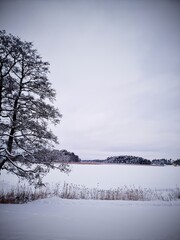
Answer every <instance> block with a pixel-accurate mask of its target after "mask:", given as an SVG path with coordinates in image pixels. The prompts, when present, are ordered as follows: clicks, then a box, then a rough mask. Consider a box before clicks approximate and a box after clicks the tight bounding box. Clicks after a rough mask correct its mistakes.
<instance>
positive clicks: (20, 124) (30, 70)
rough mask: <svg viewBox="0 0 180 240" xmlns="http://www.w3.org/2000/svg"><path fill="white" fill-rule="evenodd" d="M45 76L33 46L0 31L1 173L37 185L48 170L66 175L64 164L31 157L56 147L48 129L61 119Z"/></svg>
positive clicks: (46, 66)
mask: <svg viewBox="0 0 180 240" xmlns="http://www.w3.org/2000/svg"><path fill="white" fill-rule="evenodd" d="M48 73H49V63H48V62H44V61H43V60H42V57H41V56H40V55H39V54H38V52H37V50H36V49H34V48H33V43H32V42H26V41H22V40H21V39H20V38H19V37H16V36H13V35H11V34H6V32H5V31H0V170H3V169H5V170H7V171H8V172H12V173H14V174H16V175H17V176H19V177H22V178H26V179H27V180H29V182H30V183H35V184H39V185H41V184H42V177H43V176H44V175H45V174H46V173H47V172H48V171H49V169H50V168H55V167H57V168H58V169H60V170H61V171H65V172H68V171H69V170H68V166H67V165H66V164H59V165H58V166H57V164H56V165H54V164H53V163H52V162H50V161H46V162H42V161H41V164H38V163H37V161H36V159H35V158H34V155H33V154H34V152H35V151H38V150H42V149H53V144H57V143H58V140H57V137H56V136H55V135H54V134H53V132H52V131H51V130H50V129H49V127H48V125H49V123H52V124H54V125H56V124H59V122H60V118H61V117H62V116H61V114H60V112H59V110H58V109H56V108H55V107H54V105H53V102H54V101H55V97H56V92H55V90H54V89H53V88H52V85H51V83H50V81H49V79H48ZM35 163H36V164H35Z"/></svg>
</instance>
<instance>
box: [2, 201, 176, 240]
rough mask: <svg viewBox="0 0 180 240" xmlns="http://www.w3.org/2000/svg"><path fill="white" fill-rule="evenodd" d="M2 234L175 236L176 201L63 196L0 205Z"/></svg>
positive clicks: (20, 238) (19, 238) (55, 239)
mask: <svg viewBox="0 0 180 240" xmlns="http://www.w3.org/2000/svg"><path fill="white" fill-rule="evenodd" d="M0 216H1V217H0V239H1V240H32V239H33V240H179V239H180V228H179V225H180V202H179V201H174V202H160V201H159V202H158V201H157V202H134V201H106V200H105V201H98V200H65V199H60V198H58V197H53V198H48V199H43V200H38V201H34V202H30V203H28V204H19V205H15V204H9V205H8V204H4V205H2V204H1V205H0Z"/></svg>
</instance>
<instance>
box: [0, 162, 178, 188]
mask: <svg viewBox="0 0 180 240" xmlns="http://www.w3.org/2000/svg"><path fill="white" fill-rule="evenodd" d="M70 168H71V172H70V173H69V175H67V174H64V173H61V172H59V171H58V170H51V171H50V173H48V175H47V176H46V177H45V178H44V182H46V183H48V184H50V185H51V184H56V183H59V184H63V183H64V182H67V183H73V184H77V185H83V186H86V187H90V188H91V187H98V188H103V189H109V188H117V187H122V186H135V187H142V188H151V189H154V188H157V189H169V188H176V187H180V167H174V166H164V167H160V166H142V165H112V164H110V165H87V164H71V165H70ZM0 183H1V186H2V185H3V186H4V188H7V187H8V186H10V185H16V184H17V183H18V179H17V177H16V176H12V175H11V174H6V173H5V172H3V171H2V173H1V175H0ZM21 183H22V182H21Z"/></svg>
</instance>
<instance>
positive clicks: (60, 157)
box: [18, 149, 180, 166]
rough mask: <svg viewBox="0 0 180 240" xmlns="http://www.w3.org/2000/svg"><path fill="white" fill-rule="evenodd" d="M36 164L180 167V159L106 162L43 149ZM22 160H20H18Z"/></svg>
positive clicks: (131, 158)
mask: <svg viewBox="0 0 180 240" xmlns="http://www.w3.org/2000/svg"><path fill="white" fill-rule="evenodd" d="M34 159H35V162H38V163H41V162H49V161H50V162H64V163H92V164H93V163H98V164H100V163H102V164H103V163H104V164H141V165H157V166H164V165H175V166H177V165H180V159H177V160H175V161H173V160H172V159H165V158H162V159H154V160H152V161H150V160H148V159H145V158H142V157H136V156H129V155H122V156H113V157H108V158H107V159H105V160H99V159H95V160H81V159H80V158H79V156H78V155H76V154H74V153H73V152H69V151H67V150H57V149H54V150H48V149H43V150H41V151H37V152H35V153H34ZM18 160H20V159H18Z"/></svg>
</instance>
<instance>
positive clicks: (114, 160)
mask: <svg viewBox="0 0 180 240" xmlns="http://www.w3.org/2000/svg"><path fill="white" fill-rule="evenodd" d="M83 162H86V163H111V164H141V165H158V166H164V165H180V159H177V160H176V161H173V160H171V159H164V158H163V159H154V160H152V161H150V160H148V159H145V158H142V157H135V156H128V155H125V156H115V157H108V158H107V159H105V160H84V161H83Z"/></svg>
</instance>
